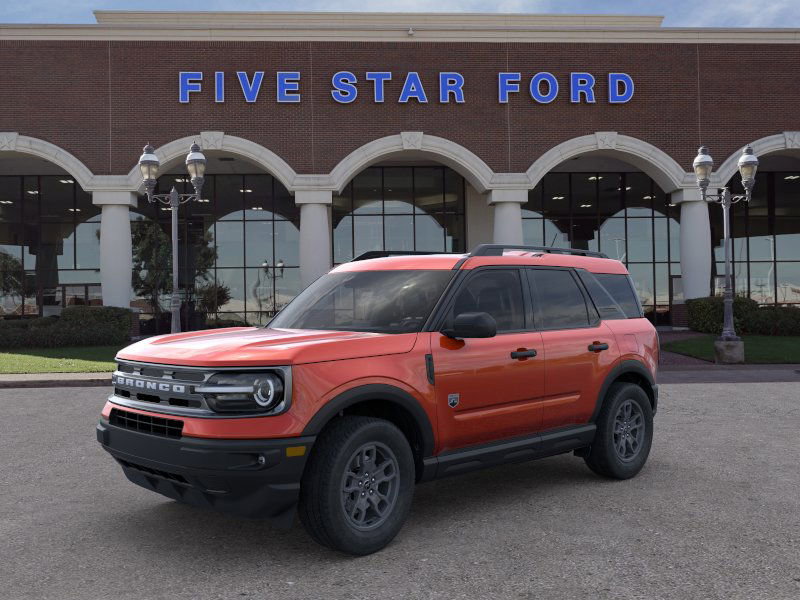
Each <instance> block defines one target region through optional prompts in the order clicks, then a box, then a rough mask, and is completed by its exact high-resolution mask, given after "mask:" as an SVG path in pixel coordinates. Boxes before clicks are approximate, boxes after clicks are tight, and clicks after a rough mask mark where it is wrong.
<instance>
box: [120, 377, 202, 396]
mask: <svg viewBox="0 0 800 600" xmlns="http://www.w3.org/2000/svg"><path fill="white" fill-rule="evenodd" d="M111 383H113V384H116V385H122V386H125V387H131V388H139V389H142V390H157V391H159V392H172V393H175V394H185V393H186V386H185V385H181V384H177V383H175V384H173V383H161V382H157V381H147V380H145V379H134V378H133V377H120V376H118V375H113V376H112V377H111Z"/></svg>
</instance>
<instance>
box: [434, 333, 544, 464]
mask: <svg viewBox="0 0 800 600" xmlns="http://www.w3.org/2000/svg"><path fill="white" fill-rule="evenodd" d="M429 335H430V336H431V338H430V339H431V354H432V355H433V364H434V366H435V372H436V384H435V388H436V409H437V411H438V413H439V448H440V450H452V449H454V448H460V447H463V446H467V445H470V444H480V443H484V442H489V441H494V440H499V439H503V438H507V437H511V436H515V435H523V434H528V433H533V432H536V431H539V429H541V426H542V412H543V411H542V396H543V395H544V373H545V366H544V365H545V363H544V353H543V352H542V336H541V334H540V333H538V332H535V331H526V332H514V333H499V334H498V335H496V336H495V337H492V338H486V339H468V340H453V339H450V338H448V337H446V336H443V335H441V334H439V333H436V332H433V333H430V334H429ZM522 349H527V350H536V351H537V353H538V354H537V356H535V357H531V358H523V359H512V358H511V352H514V351H516V350H522ZM456 400H457V403H455V401H456ZM453 404H454V405H453Z"/></svg>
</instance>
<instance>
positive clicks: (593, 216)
mask: <svg viewBox="0 0 800 600" xmlns="http://www.w3.org/2000/svg"><path fill="white" fill-rule="evenodd" d="M522 217H523V237H524V241H525V243H526V244H531V245H536V246H553V247H564V248H570V247H571V248H581V249H585V250H594V251H599V252H603V253H605V254H606V255H608V256H609V257H611V258H615V259H618V260H620V261H622V262H624V263H625V264H626V266H627V268H628V270H629V272H630V274H631V278H632V279H633V282H634V286H635V288H636V291H637V293H638V295H639V299H640V300H641V302H642V306H643V308H644V310H645V314H646V315H647V317H648V318H649V319H651V320H652V321H653V322H654V323H656V324H668V323H669V322H670V311H671V309H672V306H673V304H675V303H680V302H682V297H681V292H680V283H679V280H680V273H681V271H680V243H679V239H680V209H679V207H677V206H675V205H673V204H672V203H671V201H670V195H669V194H668V193H666V191H665V190H664V189H663V188H662V187H661V186H660V185H659V184H658V183H657V182H656V181H655V180H654V178H653V177H651V176H650V175H648V174H647V173H644V172H643V171H642V170H641V169H639V168H638V167H637V166H635V165H633V164H631V163H630V162H628V161H627V160H623V157H622V156H617V157H612V156H609V155H608V154H607V153H602V152H588V153H585V154H582V155H580V156H576V157H573V158H570V159H568V160H566V161H563V162H561V163H560V164H558V165H556V166H555V167H553V168H552V169H551V170H550V171H549V172H547V173H546V174H545V175H543V176H542V177H541V178H540V180H539V182H538V183H537V185H536V187H534V188H533V189H532V190H531V191H530V192H529V194H528V202H527V203H526V204H524V205H523V206H522Z"/></svg>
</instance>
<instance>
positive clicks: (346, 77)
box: [331, 71, 358, 104]
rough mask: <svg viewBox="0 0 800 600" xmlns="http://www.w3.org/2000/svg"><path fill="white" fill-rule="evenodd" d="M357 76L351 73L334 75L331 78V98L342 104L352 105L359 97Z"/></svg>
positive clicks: (342, 72)
mask: <svg viewBox="0 0 800 600" xmlns="http://www.w3.org/2000/svg"><path fill="white" fill-rule="evenodd" d="M357 81H358V80H357V79H356V76H355V75H353V74H352V73H351V72H350V71H339V72H338V73H334V75H333V77H332V78H331V85H333V89H332V90H331V96H333V99H334V100H336V101H337V102H340V103H341V104H350V103H351V102H352V101H353V100H355V99H356V97H357V96H358V88H357V87H356V86H355V84H356V82H357Z"/></svg>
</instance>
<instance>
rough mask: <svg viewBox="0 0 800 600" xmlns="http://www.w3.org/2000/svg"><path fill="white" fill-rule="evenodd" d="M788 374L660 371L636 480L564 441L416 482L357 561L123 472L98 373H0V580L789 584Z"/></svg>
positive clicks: (704, 592)
mask: <svg viewBox="0 0 800 600" xmlns="http://www.w3.org/2000/svg"><path fill="white" fill-rule="evenodd" d="M798 390H799V388H798V386H797V384H796V383H757V384H756V383H736V384H724V383H716V384H708V383H705V384H696V383H691V384H666V385H662V392H661V404H660V410H659V414H658V415H657V417H656V428H657V429H656V438H655V442H654V445H653V450H652V454H651V456H650V461H649V462H648V464H647V466H646V467H645V469H644V471H642V473H641V474H640V475H639V476H638V477H637V478H635V479H633V480H630V481H626V482H609V481H604V480H602V479H599V478H597V477H596V476H594V475H593V474H592V473H590V472H589V470H588V469H587V468H586V467H585V466H584V465H583V462H582V461H581V460H580V459H576V458H574V457H572V456H569V455H565V456H559V457H555V458H551V459H547V460H543V461H538V462H533V463H526V464H521V465H511V466H506V467H501V468H497V469H494V470H489V471H482V472H478V473H473V474H469V475H465V476H461V477H457V478H451V479H446V480H441V481H437V482H433V483H429V484H425V485H422V486H418V487H417V489H416V495H415V499H414V508H413V512H412V515H411V518H410V520H409V522H408V523H407V525H406V527H405V528H404V529H403V531H402V532H401V533H400V535H399V536H398V537H397V539H396V540H395V541H394V542H393V543H392V544H391V545H390V546H389V547H388V548H387V549H385V550H384V551H383V552H380V553H378V554H375V555H372V556H369V557H365V558H359V559H355V558H349V557H345V556H340V555H336V554H332V553H331V552H329V551H327V550H325V549H323V548H320V547H318V546H316V545H315V544H314V543H313V542H312V541H311V540H310V539H309V537H308V536H307V535H306V534H305V532H304V531H303V530H302V528H301V527H300V525H299V524H296V525H295V527H294V528H293V529H292V530H291V531H289V532H284V531H278V530H275V529H273V528H271V527H270V526H269V525H267V524H265V523H262V522H258V521H244V520H237V519H234V518H229V517H225V516H222V515H218V514H215V513H213V512H209V511H205V510H202V509H196V508H191V507H187V506H183V505H180V504H177V503H175V502H172V501H169V500H168V499H166V498H163V497H161V496H158V495H155V494H152V493H150V492H147V491H146V490H143V489H140V488H138V487H136V486H134V485H133V484H130V483H128V482H127V480H126V479H125V478H124V476H123V475H122V472H121V471H120V470H119V468H118V467H117V466H116V465H115V463H114V462H113V461H112V460H111V458H110V457H109V456H108V455H107V454H106V453H105V452H103V451H102V450H101V449H100V447H99V446H98V444H97V442H96V441H95V436H94V424H95V421H96V418H97V414H98V412H99V409H100V407H101V406H102V403H103V397H104V394H105V393H106V391H107V390H106V388H73V389H67V390H55V389H29V390H25V389H19V390H0V417H1V418H0V489H1V490H2V492H0V597H2V598H14V599H20V598H36V599H44V598H54V599H59V600H64V599H68V598H69V599H71V598H91V599H94V598H146V599H151V598H170V599H183V598H224V599H232V598H268V599H292V598H313V599H321V598H347V599H357V598H365V599H367V598H368V599H380V600H383V599H386V598H404V599H409V598H430V599H445V600H449V599H455V598H475V599H485V598H544V599H552V598H647V599H652V598H693V599H697V598H747V599H754V598H773V599H796V598H798V597H800V436H799V435H798V430H800V391H798Z"/></svg>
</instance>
